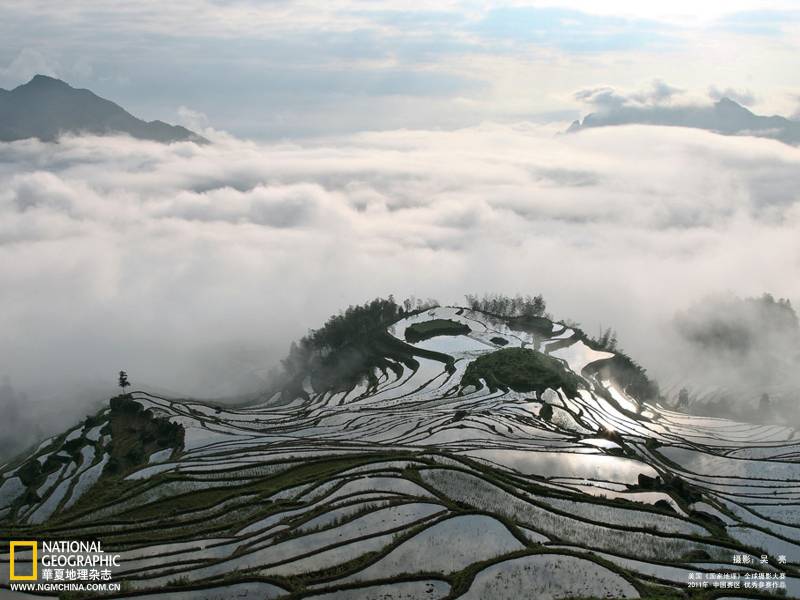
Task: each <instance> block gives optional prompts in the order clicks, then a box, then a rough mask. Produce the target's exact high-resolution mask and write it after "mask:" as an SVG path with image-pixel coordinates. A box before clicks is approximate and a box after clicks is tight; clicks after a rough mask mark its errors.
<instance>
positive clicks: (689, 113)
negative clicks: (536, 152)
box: [567, 97, 800, 146]
mask: <svg viewBox="0 0 800 600" xmlns="http://www.w3.org/2000/svg"><path fill="white" fill-rule="evenodd" d="M614 125H659V126H672V127H689V128H693V129H704V130H706V131H712V132H714V133H718V134H721V135H749V136H756V137H765V138H770V139H774V140H778V141H781V142H784V143H786V144H791V145H795V146H796V145H800V123H799V122H797V121H792V120H789V119H787V118H785V117H780V116H770V117H767V116H762V115H757V114H755V113H753V112H752V111H751V110H749V109H748V108H746V107H744V106H742V105H741V104H739V103H738V102H736V101H735V100H731V99H730V98H728V97H723V98H720V99H719V100H718V101H716V102H715V103H714V104H712V105H707V106H651V107H639V106H622V107H619V108H615V109H613V110H609V111H607V112H599V113H590V114H588V115H586V116H585V117H584V119H583V121H580V120H577V121H574V122H573V123H572V124H571V125H570V126H569V129H567V133H575V132H578V131H581V130H583V129H588V128H592V127H609V126H614Z"/></svg>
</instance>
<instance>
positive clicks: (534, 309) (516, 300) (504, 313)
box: [464, 294, 547, 317]
mask: <svg viewBox="0 0 800 600" xmlns="http://www.w3.org/2000/svg"><path fill="white" fill-rule="evenodd" d="M464 298H465V299H466V301H467V306H468V307H469V308H471V309H472V310H479V311H482V312H487V313H491V314H493V315H499V316H501V317H541V316H543V315H544V311H545V310H546V309H547V304H546V303H545V301H544V297H543V296H542V295H541V294H538V295H536V296H520V295H519V294H517V295H516V296H504V295H502V294H484V295H483V297H482V298H481V297H478V296H477V295H474V294H467V295H466V296H464Z"/></svg>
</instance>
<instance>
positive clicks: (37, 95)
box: [0, 75, 208, 144]
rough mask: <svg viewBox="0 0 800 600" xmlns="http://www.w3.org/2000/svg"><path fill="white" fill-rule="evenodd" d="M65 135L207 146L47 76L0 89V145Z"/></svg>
mask: <svg viewBox="0 0 800 600" xmlns="http://www.w3.org/2000/svg"><path fill="white" fill-rule="evenodd" d="M65 133H75V134H81V133H88V134H92V135H110V134H115V133H116V134H119V133H121V134H127V135H130V136H131V137H134V138H137V139H141V140H152V141H156V142H162V143H171V142H184V141H189V142H196V143H201V144H202V143H208V140H206V139H205V138H204V137H202V136H200V135H198V134H196V133H194V132H193V131H190V130H189V129H186V128H185V127H181V126H178V125H169V124H168V123H164V122H163V121H149V122H148V121H143V120H141V119H137V118H136V117H134V116H133V115H132V114H130V113H129V112H127V111H126V110H125V109H123V108H122V107H121V106H119V105H117V104H115V103H114V102H111V101H110V100H106V99H104V98H101V97H99V96H97V95H96V94H94V93H93V92H91V91H90V90H86V89H77V88H73V87H72V86H70V85H69V84H67V83H65V82H64V81H61V80H60V79H55V78H53V77H47V76H45V75H36V76H35V77H34V78H33V79H31V80H30V81H29V82H28V83H26V84H23V85H20V86H18V87H16V88H14V89H13V90H10V91H9V90H3V89H0V141H3V142H12V141H16V140H22V139H27V138H38V139H40V140H42V141H45V142H51V141H55V140H57V139H58V137H59V136H60V135H62V134H65Z"/></svg>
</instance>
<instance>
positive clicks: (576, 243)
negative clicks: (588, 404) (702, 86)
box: [0, 124, 800, 436]
mask: <svg viewBox="0 0 800 600" xmlns="http://www.w3.org/2000/svg"><path fill="white" fill-rule="evenodd" d="M203 133H204V134H205V135H207V136H209V137H210V138H212V141H213V143H212V144H209V145H205V146H199V145H195V144H192V143H178V144H172V145H160V144H156V143H150V142H144V141H135V140H132V139H129V138H125V137H115V138H99V137H64V138H62V139H61V140H60V141H59V142H58V143H41V142H38V141H36V140H25V141H20V142H14V143H4V144H0V344H2V347H3V348H4V352H3V354H4V358H3V361H2V364H0V375H3V376H5V377H6V379H5V381H4V383H3V385H2V386H0V392H1V393H2V395H3V403H4V404H6V405H9V406H10V405H14V406H16V407H17V408H16V409H15V410H16V414H17V416H18V419H20V420H21V421H23V424H22V425H20V424H19V421H14V423H13V424H8V425H6V426H4V427H6V428H7V429H8V431H4V432H3V435H4V436H5V435H7V434H8V435H11V434H12V433H14V432H18V431H22V432H30V431H34V432H39V431H44V430H48V429H50V428H53V427H54V425H53V424H52V423H53V418H55V420H56V421H57V426H56V427H55V428H57V429H61V428H62V427H63V426H65V425H67V424H69V423H71V422H72V421H73V420H75V419H76V418H77V417H78V416H80V415H82V414H86V412H87V411H89V410H91V409H92V407H93V406H95V405H96V404H95V403H96V402H98V401H99V400H101V399H103V398H107V397H108V396H109V395H111V394H113V393H115V392H114V383H115V378H116V372H117V371H119V370H120V369H126V370H127V371H128V373H129V375H130V378H131V380H132V382H133V383H134V386H135V387H142V386H144V387H149V388H150V389H156V390H163V391H165V392H167V393H171V394H176V395H196V396H201V397H219V396H228V395H236V394H245V393H250V392H254V391H257V390H258V389H259V388H261V387H263V385H264V382H265V380H266V377H267V372H268V370H269V368H270V367H271V366H273V365H274V364H276V363H277V361H278V360H279V359H280V358H281V357H282V356H283V354H284V353H285V351H286V349H287V347H288V344H289V342H290V341H291V340H292V339H295V338H297V337H298V336H300V335H302V334H304V333H305V332H306V330H307V329H308V328H310V327H316V326H318V325H319V324H321V322H322V321H324V319H325V318H326V317H327V316H329V315H330V314H331V313H335V312H337V311H338V310H340V309H342V308H344V307H346V306H347V305H348V304H354V303H360V302H363V301H366V300H368V299H370V298H372V297H375V296H378V295H382V296H386V295H388V294H390V293H394V294H395V295H396V296H398V297H404V296H406V295H411V294H414V295H416V296H418V297H425V298H427V297H434V298H437V299H439V300H440V301H442V302H447V303H452V302H459V301H461V300H462V298H463V294H464V293H476V292H477V293H481V292H484V291H491V292H503V293H512V294H513V293H518V292H519V293H523V294H526V293H530V294H535V293H542V294H544V296H545V298H546V299H547V300H548V305H549V310H550V312H552V313H553V314H554V316H556V317H558V318H569V319H573V320H576V321H579V322H580V323H582V324H583V325H584V326H585V328H586V329H587V331H588V332H589V333H591V334H594V333H597V332H598V331H599V330H600V329H601V328H604V327H613V328H615V329H616V330H617V332H618V334H619V338H620V341H621V345H622V346H623V347H624V348H625V349H626V350H627V351H628V352H629V353H630V354H632V355H633V356H634V357H636V358H637V360H639V361H640V362H642V363H643V364H644V365H645V366H646V367H647V368H648V369H649V371H650V372H651V373H653V374H655V375H658V376H660V377H663V378H664V379H665V380H670V381H674V379H675V376H676V369H678V367H679V366H680V365H681V364H682V363H683V362H685V356H683V357H682V355H681V344H680V336H679V334H678V333H676V330H675V327H674V326H673V321H674V315H675V313H676V311H679V310H682V309H684V308H685V307H687V306H690V305H691V304H693V303H696V302H698V301H699V300H701V299H702V298H704V297H706V296H707V295H709V294H719V293H725V292H731V293H735V294H737V295H741V296H756V295H760V294H761V293H762V292H765V291H769V292H772V293H773V294H775V295H776V296H779V297H788V298H792V299H795V298H800V278H798V277H797V274H798V266H800V265H799V264H798V263H799V261H800V237H798V234H797V232H798V231H800V191H798V190H800V149H798V148H794V147H790V146H787V145H783V144H781V143H779V142H775V141H770V140H764V139H755V138H745V137H738V138H734V137H722V136H718V135H715V134H712V133H708V132H704V131H699V130H686V129H678V128H657V127H643V126H628V127H615V128H605V129H597V130H591V131H584V132H581V133H580V134H575V135H562V134H560V133H559V129H557V128H554V127H540V126H534V125H530V124H518V125H495V124H485V125H482V126H478V127H472V128H467V129H460V130H455V131H427V130H426V131H413V130H401V131H389V132H374V133H360V134H353V135H347V136H342V137H336V138H328V139H315V140H306V141H303V142H302V143H289V142H286V143H270V144H267V143H255V142H250V141H243V140H239V139H236V138H233V137H231V136H228V135H226V134H223V133H219V132H214V131H212V130H206V131H204V132H203ZM9 414H10V413H9ZM48 415H49V416H48ZM54 415H55V417H54Z"/></svg>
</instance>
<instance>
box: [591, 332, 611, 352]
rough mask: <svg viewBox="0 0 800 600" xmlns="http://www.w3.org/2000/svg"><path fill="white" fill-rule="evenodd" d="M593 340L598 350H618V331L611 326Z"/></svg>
mask: <svg viewBox="0 0 800 600" xmlns="http://www.w3.org/2000/svg"><path fill="white" fill-rule="evenodd" d="M592 341H593V342H594V344H595V345H596V348H597V349H598V350H605V351H606V352H616V350H617V332H616V331H614V330H613V329H611V328H610V327H609V328H608V329H606V330H605V331H604V332H603V333H601V334H600V336H599V337H596V338H594V339H593V340H592Z"/></svg>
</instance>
